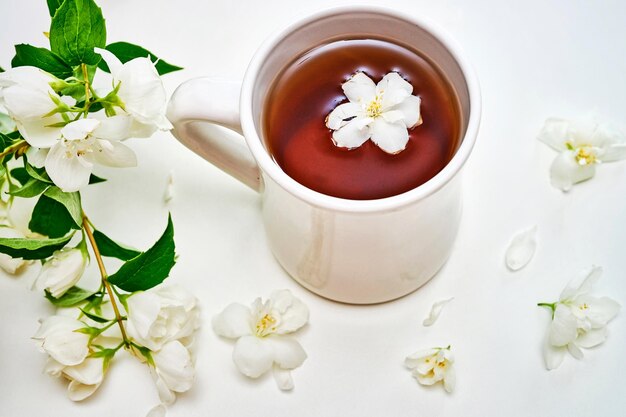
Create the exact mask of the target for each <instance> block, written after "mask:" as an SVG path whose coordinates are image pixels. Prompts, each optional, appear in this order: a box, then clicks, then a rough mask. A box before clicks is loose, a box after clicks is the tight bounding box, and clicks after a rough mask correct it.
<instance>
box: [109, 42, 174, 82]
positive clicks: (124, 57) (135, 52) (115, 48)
mask: <svg viewBox="0 0 626 417" xmlns="http://www.w3.org/2000/svg"><path fill="white" fill-rule="evenodd" d="M106 49H107V51H110V52H111V53H112V54H113V55H115V56H116V57H118V58H119V60H120V61H122V63H125V62H128V61H130V60H131V59H134V58H146V57H150V60H151V61H152V62H155V63H156V64H155V67H156V70H157V72H158V73H159V75H163V74H167V73H169V72H174V71H179V70H181V69H182V68H181V67H177V66H176V65H172V64H168V63H167V62H165V61H163V60H161V59H159V58H157V56H156V55H154V54H153V53H152V52H150V51H148V50H147V49H145V48H142V47H141V46H138V45H133V44H132V43H128V42H114V43H111V44H109V45H107V47H106ZM98 67H99V68H100V69H101V70H103V71H106V72H111V71H110V70H109V66H108V65H107V64H106V62H104V60H102V61H100V63H99V64H98Z"/></svg>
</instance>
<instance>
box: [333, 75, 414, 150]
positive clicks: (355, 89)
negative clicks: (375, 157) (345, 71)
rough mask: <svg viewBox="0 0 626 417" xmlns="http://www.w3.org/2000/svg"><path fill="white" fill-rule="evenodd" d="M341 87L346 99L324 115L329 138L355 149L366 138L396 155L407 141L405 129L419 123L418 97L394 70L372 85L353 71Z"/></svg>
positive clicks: (340, 145)
mask: <svg viewBox="0 0 626 417" xmlns="http://www.w3.org/2000/svg"><path fill="white" fill-rule="evenodd" d="M341 88H342V89H343V91H344V93H345V95H346V97H347V98H348V100H349V102H348V103H344V104H340V105H339V106H337V107H336V108H335V109H334V110H333V111H332V112H331V113H330V114H329V115H328V117H327V118H326V126H327V127H328V128H329V129H331V130H333V131H334V132H333V136H332V137H333V141H334V142H335V145H337V146H339V147H341V148H348V149H353V148H358V147H359V146H361V145H362V144H363V143H365V142H366V141H367V140H368V139H370V138H371V139H372V141H373V142H374V143H375V144H376V145H377V146H378V147H379V148H381V149H382V150H383V151H385V152H387V153H390V154H396V153H398V152H401V151H403V150H404V148H405V147H406V144H407V142H408V141H409V132H408V129H412V128H414V127H415V126H418V125H420V124H421V123H422V118H421V116H420V104H421V99H420V98H419V97H417V96H413V95H411V93H412V92H413V86H412V85H411V84H410V83H408V82H407V81H406V80H404V79H403V78H402V77H401V76H400V75H399V74H398V73H397V72H390V73H389V74H387V75H385V76H384V77H383V79H382V80H381V81H380V82H379V83H378V84H374V81H372V79H371V78H369V77H368V76H367V75H365V74H364V73H362V72H357V73H356V74H354V75H353V76H352V77H351V78H350V79H349V80H348V81H346V82H345V83H344V84H343V85H342V86H341Z"/></svg>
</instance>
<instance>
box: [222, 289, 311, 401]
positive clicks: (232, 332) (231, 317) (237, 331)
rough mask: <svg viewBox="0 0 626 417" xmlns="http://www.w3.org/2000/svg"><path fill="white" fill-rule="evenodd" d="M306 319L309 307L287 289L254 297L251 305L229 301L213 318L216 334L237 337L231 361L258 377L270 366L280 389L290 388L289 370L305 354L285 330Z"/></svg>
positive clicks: (289, 329)
mask: <svg viewBox="0 0 626 417" xmlns="http://www.w3.org/2000/svg"><path fill="white" fill-rule="evenodd" d="M308 321H309V309H308V308H307V306H306V305H304V303H303V302H302V301H300V300H299V299H297V298H296V297H294V296H293V295H292V294H291V292H290V291H289V290H279V291H274V292H273V293H272V295H271V296H270V299H269V300H267V301H265V302H263V301H261V298H257V299H256V300H255V301H254V303H253V304H252V308H249V307H247V306H244V305H242V304H238V303H233V304H230V305H229V306H228V307H226V308H225V309H224V311H222V312H221V313H220V314H218V315H217V316H215V317H214V318H213V330H214V331H215V333H217V334H218V335H219V336H222V337H226V338H229V339H237V343H236V344H235V350H234V351H233V361H234V362H235V365H237V369H239V371H240V372H241V373H242V374H244V375H245V376H247V377H250V378H258V377H259V376H261V375H263V374H264V373H265V372H267V371H269V370H270V369H273V371H274V378H275V379H276V383H277V384H278V387H279V388H280V389H281V390H284V391H286V390H291V389H293V380H292V378H291V370H293V369H295V368H297V367H299V366H300V365H302V363H303V362H304V360H305V359H306V357H307V355H306V353H305V352H304V349H302V346H300V343H298V341H297V340H295V339H294V338H292V337H290V336H287V335H288V334H289V333H292V332H295V331H296V330H298V329H300V328H301V327H303V326H304V325H305V324H306V323H307V322H308Z"/></svg>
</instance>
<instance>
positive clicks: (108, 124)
mask: <svg viewBox="0 0 626 417" xmlns="http://www.w3.org/2000/svg"><path fill="white" fill-rule="evenodd" d="M132 124H133V118H132V117H131V116H129V115H127V114H120V115H117V116H113V117H107V118H106V119H103V120H101V121H100V125H99V126H98V127H97V128H96V129H94V130H93V136H94V137H96V138H98V139H106V140H110V141H116V140H124V139H128V138H130V137H131V135H130V132H131V126H132Z"/></svg>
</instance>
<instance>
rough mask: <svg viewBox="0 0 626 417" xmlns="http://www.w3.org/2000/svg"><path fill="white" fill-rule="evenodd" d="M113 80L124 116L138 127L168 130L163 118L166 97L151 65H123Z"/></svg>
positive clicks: (145, 60)
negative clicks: (118, 82) (143, 124)
mask: <svg viewBox="0 0 626 417" xmlns="http://www.w3.org/2000/svg"><path fill="white" fill-rule="evenodd" d="M117 80H119V81H120V82H121V85H120V89H119V91H118V96H119V97H120V98H121V100H122V101H123V102H124V109H125V110H126V112H128V113H130V114H131V115H132V116H133V117H135V118H136V119H137V120H138V121H140V122H141V123H147V124H154V125H156V127H158V128H159V129H161V130H168V129H171V127H172V125H171V123H170V122H169V121H168V120H167V118H166V117H165V111H166V105H167V95H166V93H165V88H164V87H163V82H162V81H161V78H160V77H159V74H158V72H157V70H156V69H155V67H154V64H153V63H152V61H150V60H149V59H148V58H135V59H132V60H130V61H128V62H126V63H125V64H124V65H123V66H122V68H121V70H120V71H119V73H118V74H117Z"/></svg>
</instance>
